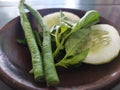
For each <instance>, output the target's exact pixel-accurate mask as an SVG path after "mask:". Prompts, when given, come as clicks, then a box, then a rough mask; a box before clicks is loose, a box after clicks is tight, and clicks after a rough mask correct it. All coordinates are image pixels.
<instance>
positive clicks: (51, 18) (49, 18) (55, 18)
mask: <svg viewBox="0 0 120 90" xmlns="http://www.w3.org/2000/svg"><path fill="white" fill-rule="evenodd" d="M63 13H64V14H65V16H66V17H67V18H68V19H70V20H71V21H77V20H79V19H80V18H79V17H78V16H77V15H75V14H73V13H71V12H65V11H63ZM43 19H44V21H45V22H46V23H47V26H48V28H49V29H50V28H51V27H52V26H54V25H55V24H58V23H59V22H60V12H55V13H51V14H48V15H46V16H44V17H43Z"/></svg>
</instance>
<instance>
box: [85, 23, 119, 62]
mask: <svg viewBox="0 0 120 90" xmlns="http://www.w3.org/2000/svg"><path fill="white" fill-rule="evenodd" d="M91 28H92V32H91V34H90V38H91V40H90V41H89V42H88V44H87V46H89V47H90V52H89V53H88V56H87V57H86V59H85V60H84V61H83V62H84V63H88V64H104V63H108V62H110V61H111V60H113V59H114V58H115V57H116V56H118V54H119V51H120V36H119V33H118V31H117V30H116V29H115V28H114V27H113V26H111V25H108V24H98V25H94V26H92V27H91Z"/></svg>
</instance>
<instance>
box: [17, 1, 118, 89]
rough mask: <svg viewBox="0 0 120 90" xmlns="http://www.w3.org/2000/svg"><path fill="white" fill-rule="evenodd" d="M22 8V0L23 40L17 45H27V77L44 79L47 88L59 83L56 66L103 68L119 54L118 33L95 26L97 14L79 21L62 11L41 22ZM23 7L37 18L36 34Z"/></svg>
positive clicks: (90, 14) (37, 16) (99, 25)
mask: <svg viewBox="0 0 120 90" xmlns="http://www.w3.org/2000/svg"><path fill="white" fill-rule="evenodd" d="M23 4H24V0H21V1H20V5H19V10H20V18H21V25H22V27H23V30H24V33H25V39H22V40H20V39H18V40H17V41H18V43H21V44H26V42H27V44H28V47H29V49H30V52H31V56H32V64H33V69H31V70H30V71H29V73H30V74H34V77H35V80H38V79H39V80H41V78H43V77H45V80H46V83H47V86H48V87H49V86H55V85H57V84H59V82H60V81H59V78H58V75H57V72H56V68H55V66H56V67H64V68H68V69H69V67H70V68H74V67H78V66H80V65H82V63H88V64H103V63H107V62H110V61H111V60H113V59H114V58H115V57H116V56H117V55H118V54H119V51H120V36H119V33H118V32H117V30H116V29H115V28H114V27H113V26H110V25H108V24H97V23H98V22H99V13H98V12H97V11H95V10H91V11H88V12H86V13H85V15H84V16H83V17H81V18H79V17H78V16H76V15H75V14H72V13H70V12H64V11H60V12H59V13H58V12H55V13H52V14H49V15H47V16H44V18H42V16H41V15H40V13H39V12H38V11H36V10H34V9H33V8H32V7H31V6H29V5H27V4H24V5H23ZM23 6H25V7H26V8H27V9H28V10H29V11H30V13H31V14H32V15H33V16H34V17H35V18H36V21H37V22H38V32H36V31H32V28H31V26H30V22H29V21H28V19H27V16H26V14H25V11H24V7H23ZM74 19H75V20H74ZM95 24H96V25H95ZM39 28H41V29H42V32H41V31H40V29H39ZM41 34H42V35H41ZM40 36H42V38H41V37H40ZM51 43H52V44H51ZM113 47H114V48H113ZM40 51H41V52H42V53H40ZM52 51H53V53H52ZM40 55H41V56H42V58H41V56H40ZM42 61H43V62H42ZM79 68H80V67H79ZM38 70H40V71H38ZM43 72H44V73H43Z"/></svg>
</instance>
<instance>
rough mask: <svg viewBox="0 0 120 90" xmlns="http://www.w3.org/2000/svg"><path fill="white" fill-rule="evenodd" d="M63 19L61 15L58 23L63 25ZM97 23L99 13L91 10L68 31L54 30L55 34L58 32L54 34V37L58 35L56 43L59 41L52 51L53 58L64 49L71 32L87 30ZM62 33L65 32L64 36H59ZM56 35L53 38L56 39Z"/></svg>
mask: <svg viewBox="0 0 120 90" xmlns="http://www.w3.org/2000/svg"><path fill="white" fill-rule="evenodd" d="M63 18H65V16H64V15H63V14H61V22H60V23H63V22H62V21H64V20H63ZM98 21H99V13H98V12H97V11H95V10H91V11H88V12H86V14H85V15H84V16H83V17H82V18H81V19H80V20H79V21H78V22H77V23H76V24H74V26H72V28H71V29H69V28H67V29H61V30H60V31H59V32H58V30H59V29H56V33H57V32H58V33H57V34H56V35H58V38H57V40H56V42H58V41H59V44H58V45H57V48H56V50H55V51H54V53H53V56H54V57H55V56H56V55H57V54H58V53H59V51H60V50H61V49H63V48H64V43H65V41H66V39H67V38H68V37H69V36H70V35H71V34H72V33H73V32H76V31H77V30H80V29H82V28H87V27H89V26H91V25H94V24H96V23H97V22H98ZM66 24H67V23H66ZM67 25H69V24H67ZM62 31H64V32H66V33H65V35H64V36H62V35H61V32H62ZM54 32H55V30H54ZM56 35H55V37H57V36H56Z"/></svg>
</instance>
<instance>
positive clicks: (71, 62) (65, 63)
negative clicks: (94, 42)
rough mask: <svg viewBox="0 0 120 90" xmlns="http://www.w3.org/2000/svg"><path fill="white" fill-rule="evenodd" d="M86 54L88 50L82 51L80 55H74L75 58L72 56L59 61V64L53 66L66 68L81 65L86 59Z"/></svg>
mask: <svg viewBox="0 0 120 90" xmlns="http://www.w3.org/2000/svg"><path fill="white" fill-rule="evenodd" d="M88 52H89V49H86V50H84V51H82V52H81V53H78V54H76V55H75V56H73V57H71V58H68V59H64V60H61V61H60V62H58V63H57V64H55V66H60V67H64V68H68V67H69V66H74V65H77V64H79V63H81V62H82V61H83V60H84V59H85V58H86V56H87V54H88Z"/></svg>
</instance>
